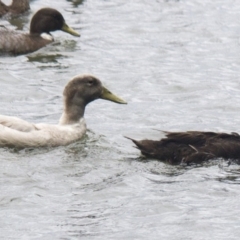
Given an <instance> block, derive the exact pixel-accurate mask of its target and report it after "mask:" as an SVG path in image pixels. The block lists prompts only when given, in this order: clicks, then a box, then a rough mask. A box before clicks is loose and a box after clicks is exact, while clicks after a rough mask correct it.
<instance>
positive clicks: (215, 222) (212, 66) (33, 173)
mask: <svg viewBox="0 0 240 240" xmlns="http://www.w3.org/2000/svg"><path fill="white" fill-rule="evenodd" d="M45 6H49V7H56V3H55V2H54V1H46V0H42V1H31V11H32V12H31V13H33V12H35V11H36V10H37V9H39V8H41V7H45ZM57 9H58V10H60V11H61V12H62V13H63V15H64V18H65V19H66V21H67V22H68V24H69V25H70V26H72V27H73V28H74V29H81V30H80V31H79V32H81V38H79V39H76V38H74V39H73V38H72V36H70V35H66V34H63V33H61V32H54V33H53V36H54V38H55V39H56V41H55V42H54V43H53V44H51V45H49V46H47V47H44V48H42V49H41V50H39V51H37V52H35V53H31V54H27V55H26V56H24V55H23V56H18V57H10V56H6V57H1V58H0V73H1V80H0V81H1V94H0V101H1V103H2V104H1V108H0V109H1V114H5V115H11V116H17V117H21V118H23V119H25V120H27V121H30V122H45V123H57V122H58V120H59V117H60V116H61V113H62V91H63V88H64V86H65V85H66V82H67V81H68V80H69V79H70V78H72V77H73V76H74V75H76V74H80V73H85V72H87V73H92V74H94V75H96V76H97V77H99V78H100V79H101V80H102V81H103V83H104V85H105V86H106V87H109V88H110V89H112V90H113V91H114V92H116V93H117V94H119V95H120V96H121V97H122V98H124V99H126V100H127V101H128V105H127V106H124V107H122V106H119V105H116V104H112V103H109V102H107V101H100V100H99V101H96V102H93V103H91V104H90V105H89V106H88V107H87V108H86V113H85V117H86V122H87V125H88V129H90V130H89V131H88V132H87V135H86V136H85V137H84V138H83V139H82V140H81V141H79V142H76V143H73V144H71V145H69V146H65V147H58V148H44V149H7V148H1V149H0V176H1V177H0V181H1V184H0V191H1V196H0V211H1V220H0V225H1V231H0V237H1V239H18V240H19V239H90V238H91V239H101V240H102V239H153V240H154V239H168V240H171V239H174V240H175V239H176V238H178V239H213V238H214V239H231V240H232V239H238V238H239V234H240V230H239V226H238V225H239V224H238V222H239V221H240V219H239V216H240V214H239V200H238V199H239V197H240V196H239V186H238V185H239V176H240V174H239V170H240V167H239V165H237V164H235V163H231V164H230V165H229V164H228V162H227V161H222V160H221V159H219V160H216V161H211V162H208V163H205V164H203V165H198V166H171V165H168V164H164V163H162V162H159V161H156V160H154V159H151V160H147V159H145V158H143V157H141V156H140V153H139V151H138V150H137V149H135V148H134V147H133V144H132V143H131V142H130V141H128V140H127V139H125V138H124V137H123V136H131V137H133V138H137V139H142V138H154V139H159V138H161V137H162V134H161V132H159V131H155V130H154V129H160V130H173V131H175V130H177V131H184V130H212V131H226V132H238V130H239V119H238V112H239V111H240V97H239V96H240V94H239V89H240V83H239V76H240V67H239V65H240V61H239V51H240V49H239V34H240V30H239V29H240V28H239V23H238V21H236V19H239V17H240V3H238V2H237V1H233V0H230V1H228V2H227V1H224V0H216V1H211V2H209V1H206V0H204V1H198V0H194V1H191V2H189V1H177V0H169V1H167V0H159V1H146V0H141V1H125V0H116V1H98V0H91V1H90V0H85V1H78V0H75V1H64V0H61V1H58V4H57ZM73 13H74V14H73ZM29 23H30V15H29V13H28V14H27V15H24V16H23V17H21V18H20V19H19V21H18V19H17V18H16V19H2V20H1V23H0V25H5V26H6V27H10V28H13V29H14V28H16V26H17V28H19V29H24V30H26V31H27V29H28V27H29ZM12 24H13V25H12ZM228 165H229V166H228ZM233 229H234V231H233ZM176 236H177V237H176Z"/></svg>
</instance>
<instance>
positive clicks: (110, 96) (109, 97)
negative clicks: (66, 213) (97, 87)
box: [100, 87, 127, 104]
mask: <svg viewBox="0 0 240 240" xmlns="http://www.w3.org/2000/svg"><path fill="white" fill-rule="evenodd" d="M100 98H102V99H105V100H109V101H112V102H116V103H121V104H127V102H126V101H124V100H123V99H121V98H120V97H118V96H116V95H115V94H113V93H111V92H110V91H109V90H108V89H107V88H105V87H103V91H102V94H101V96H100Z"/></svg>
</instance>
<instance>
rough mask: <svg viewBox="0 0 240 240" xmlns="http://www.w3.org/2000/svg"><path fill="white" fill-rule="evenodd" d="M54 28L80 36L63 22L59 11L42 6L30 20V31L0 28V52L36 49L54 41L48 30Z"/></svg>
mask: <svg viewBox="0 0 240 240" xmlns="http://www.w3.org/2000/svg"><path fill="white" fill-rule="evenodd" d="M56 30H62V31H64V32H67V33H69V34H72V35H74V36H78V37H79V36H80V35H79V34H78V33H77V32H76V31H74V30H73V29H72V28H70V27H69V26H68V25H67V24H66V23H65V20H64V18H63V16H62V14H61V13H60V12H58V11H57V10H55V9H52V8H42V9H40V10H39V11H38V12H37V13H36V14H35V15H34V16H33V18H32V20H31V25H30V33H21V32H18V31H10V30H8V29H5V28H2V29H0V53H9V54H13V55H19V54H26V53H30V52H34V51H37V50H38V49H40V48H42V47H44V46H46V45H47V44H49V43H51V42H53V41H54V39H53V37H52V36H51V34H50V32H53V31H56Z"/></svg>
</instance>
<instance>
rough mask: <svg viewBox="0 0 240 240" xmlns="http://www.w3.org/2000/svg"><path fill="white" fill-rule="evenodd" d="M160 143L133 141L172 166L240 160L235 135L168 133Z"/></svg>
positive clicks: (194, 132) (145, 152)
mask: <svg viewBox="0 0 240 240" xmlns="http://www.w3.org/2000/svg"><path fill="white" fill-rule="evenodd" d="M165 134H166V137H165V138H163V139H161V140H159V141H153V140H142V141H136V140H133V139H131V140H132V141H133V142H134V143H135V144H136V146H137V148H138V149H139V150H140V151H141V152H142V154H144V155H146V156H147V157H152V158H157V159H159V160H162V161H165V162H169V163H171V164H180V163H181V162H187V163H192V162H195V163H200V162H203V161H206V160H209V159H214V158H224V159H236V160H240V136H239V135H238V134H236V133H232V134H228V133H214V132H198V131H189V132H165Z"/></svg>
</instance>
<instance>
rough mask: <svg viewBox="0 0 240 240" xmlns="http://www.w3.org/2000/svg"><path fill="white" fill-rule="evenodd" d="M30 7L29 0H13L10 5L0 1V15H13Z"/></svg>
mask: <svg viewBox="0 0 240 240" xmlns="http://www.w3.org/2000/svg"><path fill="white" fill-rule="evenodd" d="M29 9H30V6H29V0H12V4H11V5H10V6H7V5H5V4H4V3H3V2H2V1H0V17H2V16H4V15H6V14H10V15H13V16H16V15H19V14H22V13H24V12H26V11H28V10H29Z"/></svg>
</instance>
